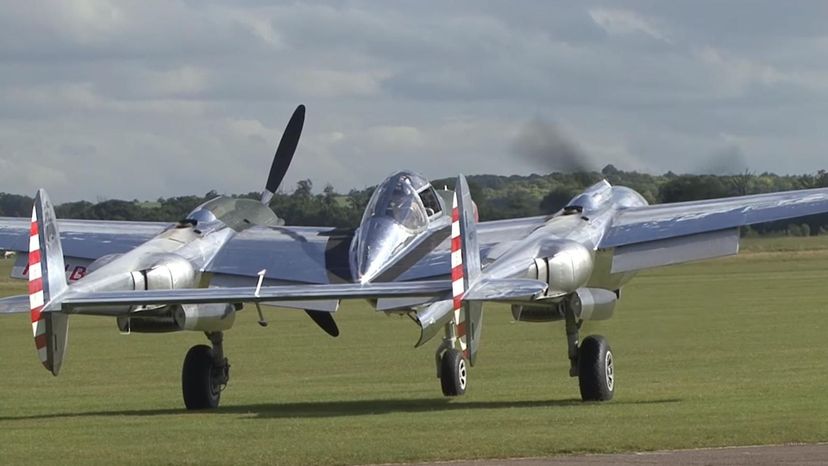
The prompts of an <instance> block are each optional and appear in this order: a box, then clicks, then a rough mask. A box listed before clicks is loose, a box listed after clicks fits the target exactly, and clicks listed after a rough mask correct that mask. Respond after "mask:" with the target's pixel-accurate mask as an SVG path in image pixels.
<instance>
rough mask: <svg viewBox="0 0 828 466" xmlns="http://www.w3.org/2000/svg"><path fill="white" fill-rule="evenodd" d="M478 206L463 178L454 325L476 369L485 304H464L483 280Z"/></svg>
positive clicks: (454, 247)
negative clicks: (472, 290)
mask: <svg viewBox="0 0 828 466" xmlns="http://www.w3.org/2000/svg"><path fill="white" fill-rule="evenodd" d="M475 218H476V216H475V206H474V203H473V202H472V200H471V194H470V192H469V186H468V184H467V183H466V178H465V177H464V176H463V175H460V176H458V177H457V183H456V184H455V188H454V198H453V202H452V208H451V282H452V283H451V288H452V297H453V304H454V322H455V324H456V326H457V338H458V340H459V342H460V349H461V350H462V351H463V355H464V356H465V357H466V359H468V360H469V363H470V364H472V365H474V362H475V359H476V358H477V350H478V348H479V345H480V330H481V328H482V324H483V313H482V309H483V308H482V303H481V302H479V301H476V302H469V301H464V300H463V297H464V295H465V294H466V292H467V291H468V290H469V289H470V288H471V286H473V285H474V284H475V283H476V282H477V280H478V278H479V277H480V247H479V245H478V242H477V227H476V224H475V222H476V220H475Z"/></svg>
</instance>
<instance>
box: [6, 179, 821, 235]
mask: <svg viewBox="0 0 828 466" xmlns="http://www.w3.org/2000/svg"><path fill="white" fill-rule="evenodd" d="M601 179H606V180H607V181H609V182H610V183H612V184H613V185H622V186H628V187H630V188H632V189H635V190H636V191H638V192H639V193H641V195H642V196H644V198H646V199H647V201H648V202H650V203H651V204H654V203H666V202H681V201H692V200H701V199H713V198H720V197H729V196H741V195H747V194H760V193H767V192H774V191H790V190H795V189H808V188H821V187H828V173H826V172H825V171H824V170H820V171H819V172H817V173H815V174H804V175H776V174H773V173H761V174H756V173H751V172H744V173H740V174H734V175H686V174H685V175H677V174H675V173H672V172H667V173H665V174H662V175H652V174H647V173H639V172H635V171H622V170H618V169H616V168H615V167H614V166H612V165H607V166H606V167H604V169H603V170H601V171H600V172H597V171H595V172H581V173H550V174H547V175H538V174H533V175H528V176H518V175H512V176H498V175H472V176H469V177H468V181H469V188H470V189H471V193H472V199H474V201H475V202H476V203H477V205H478V211H479V215H480V220H483V221H485V220H497V219H503V218H514V217H525V216H535V215H546V214H551V213H554V212H556V211H558V210H559V209H561V208H562V207H563V206H564V205H565V204H566V202H567V201H568V200H569V199H571V198H572V197H573V196H575V195H577V194H578V193H579V192H581V191H582V190H583V189H584V188H586V187H588V186H590V185H592V184H593V183H596V182H598V181H600V180H601ZM453 183H454V178H445V179H439V180H434V181H433V182H432V184H433V185H434V187H435V188H437V189H442V188H443V187H445V188H447V189H453V187H454V186H453ZM373 190H374V188H373V187H371V188H367V189H362V190H356V189H352V190H351V191H349V192H348V193H347V194H341V193H337V192H336V191H335V190H334V189H333V187H331V186H330V185H328V186H325V188H324V189H323V190H322V192H319V193H315V192H314V190H313V184H312V183H311V181H310V180H302V181H299V182H298V183H297V185H296V188H295V189H294V190H293V191H292V192H285V191H281V192H278V193H276V195H275V196H274V197H273V199H272V200H271V202H270V206H271V208H273V210H274V211H275V212H276V213H277V215H279V217H281V218H283V219H285V222H286V223H287V224H288V225H301V226H321V225H324V226H335V227H342V228H353V227H356V226H357V225H359V222H360V219H361V217H362V213H363V211H364V209H365V206H366V204H367V203H368V200H369V198H370V197H371V194H372V192H373ZM217 195H218V193H216V192H215V191H210V192H208V193H205V194H204V195H203V196H197V195H190V196H177V197H169V198H158V199H157V200H155V201H139V200H131V201H128V200H117V199H112V200H105V201H101V202H97V203H92V202H88V201H78V202H67V203H64V204H60V205H58V206H56V209H55V210H56V213H57V216H58V218H76V219H92V220H142V221H161V222H173V221H177V220H180V219H182V218H184V217H185V216H186V215H187V213H189V212H190V211H191V210H193V209H194V208H195V207H196V206H198V205H199V204H201V203H203V202H205V201H207V200H209V199H212V198H213V197H215V196H217ZM259 196H260V194H259V193H255V192H252V193H245V194H235V195H233V197H244V198H250V199H258V198H259ZM31 208H32V198H31V197H29V196H21V195H17V194H9V193H0V215H2V216H10V217H28V216H29V215H31ZM746 231H749V232H756V233H760V234H766V233H785V234H794V235H809V234H810V235H813V234H818V233H823V232H826V231H828V215H814V216H810V217H803V218H802V219H798V220H796V221H794V222H792V221H783V222H772V223H769V224H764V225H758V226H755V227H752V230H746Z"/></svg>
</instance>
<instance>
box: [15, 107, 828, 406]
mask: <svg viewBox="0 0 828 466" xmlns="http://www.w3.org/2000/svg"><path fill="white" fill-rule="evenodd" d="M303 114H304V108H303V107H300V108H299V109H297V112H296V113H295V114H294V117H293V118H292V119H291V122H290V123H289V124H288V128H287V129H286V131H285V135H284V136H283V139H282V142H281V143H280V145H279V149H278V150H277V153H276V157H275V160H274V165H273V166H274V168H273V169H272V170H271V175H270V177H269V179H268V182H267V184H266V189H265V190H264V192H263V195H262V201H263V202H261V203H260V202H257V201H252V200H244V199H229V198H223V197H220V198H217V199H214V200H211V201H208V202H207V203H205V204H204V205H202V206H200V207H199V208H197V209H195V210H194V211H193V212H192V213H191V214H190V215H188V217H187V218H186V219H184V220H182V221H181V222H179V223H178V224H173V225H169V224H160V223H145V222H99V221H78V220H69V221H65V222H57V221H56V220H55V218H54V212H53V210H52V207H51V203H50V202H49V200H48V198H47V197H46V195H45V193H44V192H43V191H40V192H39V193H38V196H37V198H36V200H35V208H34V212H33V216H32V220H31V222H29V221H28V220H20V219H1V220H0V248H5V249H11V250H17V251H20V252H21V256H22V259H20V260H23V261H25V263H26V264H27V266H28V279H29V284H30V285H29V291H30V295H29V297H13V298H8V299H5V300H3V301H2V303H0V304H2V310H3V311H5V312H19V311H21V310H22V309H25V310H26V311H29V310H31V313H32V324H33V333H34V336H35V343H36V348H37V349H38V354H39V356H40V358H41V360H42V361H43V362H44V365H45V366H46V367H47V368H48V369H49V370H51V371H52V372H53V373H54V374H57V372H58V371H59V369H60V364H61V361H62V359H63V356H64V350H65V345H66V332H67V319H68V315H70V314H85V315H98V316H109V317H115V318H116V320H117V321H118V326H119V328H120V329H121V330H122V331H131V332H165V331H179V330H196V331H203V332H205V333H206V334H207V336H208V338H209V339H210V341H211V343H212V348H211V347H208V346H205V345H198V346H195V347H193V348H191V350H190V352H189V353H188V355H187V357H186V359H185V362H184V368H183V375H182V386H183V394H184V400H185V404H186V405H187V407H188V408H209V407H215V406H217V405H218V402H219V398H220V393H221V389H222V388H223V387H224V385H225V384H226V383H227V380H228V378H229V365H228V364H227V360H226V358H225V357H224V353H223V350H222V339H223V331H224V330H227V329H229V328H230V327H231V326H232V324H233V319H234V316H235V311H236V310H238V309H240V308H241V304H242V303H244V302H254V303H256V304H257V306H258V304H259V303H261V302H265V303H272V304H277V305H283V306H289V307H296V308H299V309H305V310H307V311H308V313H309V315H310V316H311V317H312V318H313V319H314V321H315V322H317V324H319V325H320V326H321V327H322V328H323V329H325V330H326V331H327V332H328V333H330V334H332V335H334V336H335V335H336V334H337V333H338V330H337V328H336V324H335V323H334V321H333V319H332V317H331V313H332V312H334V311H335V310H336V308H337V305H338V302H339V299H343V298H360V299H363V298H364V299H370V300H371V302H372V304H373V305H374V306H375V307H376V308H377V310H379V311H382V312H386V313H404V314H407V315H409V316H411V317H412V319H413V320H414V321H415V322H416V323H417V324H418V325H419V326H420V329H421V335H420V339H419V341H418V342H417V346H420V345H422V344H424V343H425V342H427V341H429V340H430V339H432V338H433V337H434V336H436V335H437V334H438V333H439V332H440V331H441V330H444V332H445V336H444V338H443V342H442V343H441V344H440V345H439V347H438V348H437V351H436V355H435V359H436V365H437V374H438V377H440V380H441V386H442V390H443V393H444V394H445V395H447V396H454V395H460V394H462V393H464V392H465V389H466V385H467V381H468V371H467V367H466V362H467V361H468V362H469V363H470V364H474V362H475V360H476V355H477V351H478V348H479V342H480V335H481V333H480V332H481V329H482V303H484V302H486V301H498V302H506V303H509V304H511V305H512V313H513V315H514V317H515V319H516V320H519V321H527V322H547V321H556V320H561V321H564V322H565V331H566V335H567V343H568V357H569V359H570V363H571V364H570V367H571V368H570V375H571V376H577V377H578V378H579V385H580V390H581V396H582V398H583V399H584V400H609V399H611V398H612V396H613V393H614V390H615V383H614V381H615V380H614V374H615V373H614V361H613V355H612V352H611V350H610V347H609V345H608V343H607V341H606V340H605V339H604V338H603V337H600V336H588V337H586V338H584V339H583V340H581V338H580V335H579V333H580V328H581V325H582V323H583V322H584V321H587V320H601V319H608V318H610V317H611V316H612V313H613V310H614V307H615V305H616V303H617V301H618V299H619V297H620V295H621V288H622V286H623V285H624V284H625V283H627V282H628V281H629V280H630V279H631V278H632V277H633V276H634V274H635V272H637V271H638V270H642V269H647V268H651V267H658V266H663V265H669V264H676V263H681V262H685V261H689V260H698V259H707V258H712V257H719V256H723V255H728V254H735V253H736V252H737V251H738V244H739V227H740V226H742V225H748V224H753V223H759V222H766V221H772V220H780V219H785V218H793V217H799V216H803V215H810V214H815V213H822V212H826V211H828V190H825V189H818V190H804V191H791V192H785V193H771V194H761V195H755V196H743V197H736V198H728V199H718V200H707V201H698V202H685V203H677V204H667V205H655V206H648V205H647V203H646V201H645V200H644V198H643V197H641V196H640V195H639V194H638V193H636V192H635V191H633V190H631V189H629V188H625V187H620V186H610V185H609V183H607V182H605V181H603V182H600V183H597V184H595V185H593V186H591V187H590V188H588V189H587V190H585V191H584V192H583V193H582V194H580V195H578V196H576V197H574V198H573V199H572V200H571V201H570V202H569V203H568V204H567V206H566V207H564V208H563V209H562V210H561V211H559V212H557V213H555V214H553V215H551V216H548V217H532V218H524V219H514V220H504V221H495V222H482V223H478V222H477V221H476V215H475V206H474V204H473V202H472V200H471V197H470V194H469V190H468V186H467V184H466V182H465V178H464V177H462V176H460V177H459V178H458V180H457V183H456V186H455V191H454V192H449V191H438V190H435V189H434V188H433V187H432V186H431V185H430V183H428V181H427V180H425V179H424V178H423V177H421V176H419V175H417V174H415V173H413V172H406V171H403V172H398V173H395V174H394V175H392V176H390V177H389V178H387V179H386V180H385V181H384V182H383V183H381V184H380V185H379V186H378V187H377V189H376V190H375V192H374V194H373V196H372V198H371V200H370V201H369V203H368V206H367V208H366V210H365V214H364V216H363V218H362V221H361V224H360V226H359V228H357V229H356V230H354V231H350V230H347V231H343V230H337V229H333V228H325V227H320V228H308V227H286V226H282V225H280V222H279V221H278V218H277V217H276V216H275V215H274V214H273V213H272V212H271V211H270V210H269V209H268V208H266V207H265V205H266V203H267V201H268V200H269V198H270V196H271V195H272V193H273V192H274V191H275V189H277V187H278V184H279V182H280V180H281V178H282V177H283V176H284V172H285V170H286V169H287V165H288V164H289V161H290V158H291V157H292V155H293V151H294V150H295V148H296V144H297V141H298V137H299V132H300V131H301V121H302V116H301V115H303ZM283 146H284V149H283ZM84 261H85V262H84ZM66 263H71V264H80V265H79V266H83V264H85V263H89V273H88V275H86V276H85V277H83V278H80V277H77V275H78V274H77V273H75V271H76V269H75V268H74V267H70V268H69V270H68V272H69V279H72V278H76V279H77V280H76V281H74V282H73V283H72V284H71V285H67V283H66V278H65V277H64V276H63V274H64V271H65V270H66V266H65V264H66ZM75 267H77V266H75ZM24 268H25V267H22V264H21V267H18V270H17V271H16V272H15V273H16V274H18V275H21V276H22V275H23V272H24V270H23V269H24ZM73 275H75V276H74V277H73ZM253 285H255V286H253ZM207 287H210V288H207ZM29 308H31V309H29ZM259 312H260V319H261V322H262V323H264V319H263V318H262V317H261V310H260V311H259Z"/></svg>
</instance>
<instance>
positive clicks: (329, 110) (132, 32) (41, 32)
mask: <svg viewBox="0 0 828 466" xmlns="http://www.w3.org/2000/svg"><path fill="white" fill-rule="evenodd" d="M2 11H3V14H2V15H0V183H1V184H0V191H5V192H13V193H21V194H29V195H32V194H33V193H34V191H35V189H36V188H38V187H45V188H46V189H47V190H48V191H49V192H50V194H51V195H52V198H53V199H54V200H55V201H56V202H64V201H69V200H77V199H89V200H96V199H102V198H128V199H132V198H138V199H154V198H157V197H159V196H170V195H178V194H190V193H197V194H203V193H205V192H207V191H208V190H210V189H216V190H218V191H220V192H226V193H236V192H248V191H258V190H260V189H261V188H262V186H263V184H264V178H265V176H266V172H267V169H268V167H269V164H270V160H271V157H272V154H273V151H274V148H275V146H276V144H277V142H278V139H279V137H280V135H281V131H282V129H283V128H284V125H285V124H286V122H287V120H288V118H289V116H290V113H291V112H292V111H293V109H294V108H295V106H296V105H297V104H299V103H304V104H306V105H307V107H308V112H307V120H306V123H305V131H304V134H303V136H302V140H301V141H300V144H299V149H298V152H297V155H296V158H295V159H294V164H293V166H292V167H291V168H290V171H289V172H288V177H287V179H286V187H287V188H288V189H289V190H292V189H293V186H294V185H295V182H296V181H297V180H299V179H304V178H311V179H312V180H313V182H314V185H315V187H316V188H317V189H320V190H321V188H322V187H323V186H324V185H325V184H326V183H331V184H333V186H334V187H335V188H336V189H337V190H339V191H347V190H348V189H350V188H352V187H358V188H362V187H365V186H369V185H373V184H376V183H378V182H379V181H380V180H381V179H382V178H383V177H385V176H386V175H388V174H389V173H390V172H392V171H394V170H396V169H400V168H408V169H412V170H415V171H419V172H422V173H423V174H425V175H426V176H428V177H432V178H434V177H445V176H453V175H455V174H457V173H458V172H462V173H465V174H483V173H493V174H502V175H510V174H528V173H532V172H548V171H552V170H554V169H561V170H564V169H571V168H572V167H573V166H581V165H586V166H589V167H593V168H597V169H600V168H601V167H602V166H604V165H605V164H607V163H612V164H614V165H616V166H617V167H618V168H621V169H625V170H633V169H635V170H640V171H646V172H650V173H663V172H665V171H667V170H673V171H675V172H705V171H712V172H717V173H720V172H726V171H743V170H745V169H750V170H752V171H756V172H761V171H774V172H778V173H805V172H813V171H816V170H818V169H820V168H828V163H826V161H828V158H827V157H826V153H828V151H826V149H828V27H826V25H828V3H827V2H822V1H820V2H812V3H808V2H804V1H803V2H779V1H768V2H759V1H749V2H736V1H731V2H719V1H712V2H700V1H687V2H672V1H671V2H664V1H642V2H615V1H613V2H609V1H607V2H598V3H592V2H570V1H566V2H552V1H537V2H530V1H520V2H513V1H509V2H482V1H469V2H462V1H453V2H444V1H434V2H429V1H416V2H415V1H411V2H379V1H377V2H334V3H314V4H312V5H311V4H306V3H295V4H294V3H277V4H271V3H269V2H264V1H227V2H222V1H211V2H207V1H195V0H191V1H177V2H176V1H158V2H155V1H135V2H115V1H112V2H110V1H106V0H87V1H63V0H62V1H55V2H25V1H12V2H9V1H6V2H3V4H2ZM573 158H574V159H577V160H574V161H573V160H572V159H573Z"/></svg>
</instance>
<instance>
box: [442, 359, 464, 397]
mask: <svg viewBox="0 0 828 466" xmlns="http://www.w3.org/2000/svg"><path fill="white" fill-rule="evenodd" d="M467 380H468V373H467V372H466V360H465V359H464V358H463V354H462V353H461V352H459V351H457V350H456V349H450V350H447V351H446V352H445V353H443V357H442V358H441V359H440V386H441V387H442V388H443V395H445V396H457V395H462V394H463V393H466V381H467Z"/></svg>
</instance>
